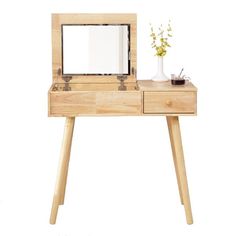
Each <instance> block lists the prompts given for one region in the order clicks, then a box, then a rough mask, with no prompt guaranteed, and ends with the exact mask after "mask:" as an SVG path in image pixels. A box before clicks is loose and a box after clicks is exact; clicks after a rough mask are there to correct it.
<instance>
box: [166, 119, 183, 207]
mask: <svg viewBox="0 0 236 236" xmlns="http://www.w3.org/2000/svg"><path fill="white" fill-rule="evenodd" d="M166 120H167V126H168V130H169V136H170V144H171V149H172V155H173V160H174V166H175V173H176V178H177V183H178V188H179V196H180V202H181V204H184V202H183V196H182V190H181V185H180V178H179V172H178V167H177V161H176V150H175V145H174V141H173V134H172V129H171V124H170V122H171V121H170V117H168V116H167V117H166Z"/></svg>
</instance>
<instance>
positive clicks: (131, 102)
mask: <svg viewBox="0 0 236 236" xmlns="http://www.w3.org/2000/svg"><path fill="white" fill-rule="evenodd" d="M49 97H50V110H49V112H50V114H49V116H81V115H104V116H106V115H118V116H119V115H141V94H140V92H138V91H103V92H102V91H87V92H86V91H67V92H52V93H49Z"/></svg>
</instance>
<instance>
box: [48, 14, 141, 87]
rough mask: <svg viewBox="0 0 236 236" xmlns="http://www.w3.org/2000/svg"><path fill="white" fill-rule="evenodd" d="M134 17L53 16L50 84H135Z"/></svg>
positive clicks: (97, 15)
mask: <svg viewBox="0 0 236 236" xmlns="http://www.w3.org/2000/svg"><path fill="white" fill-rule="evenodd" d="M136 18H137V17H136V14H53V15H52V44H53V57H52V60H53V81H54V82H59V83H61V82H65V81H66V82H68V81H70V82H71V83H120V81H121V80H122V81H124V80H125V83H128V82H136Z"/></svg>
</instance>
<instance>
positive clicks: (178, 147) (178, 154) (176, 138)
mask: <svg viewBox="0 0 236 236" xmlns="http://www.w3.org/2000/svg"><path fill="white" fill-rule="evenodd" d="M167 120H168V124H169V128H170V131H171V136H172V142H173V148H174V152H175V158H176V168H177V173H178V176H179V183H180V189H181V195H182V198H183V203H184V208H185V215H186V221H187V224H192V223H193V217H192V210H191V204H190V197H189V190H188V182H187V175H186V169H185V162H184V153H183V147H182V139H181V132H180V126H179V118H178V117H177V116H175V117H173V116H172V117H167Z"/></svg>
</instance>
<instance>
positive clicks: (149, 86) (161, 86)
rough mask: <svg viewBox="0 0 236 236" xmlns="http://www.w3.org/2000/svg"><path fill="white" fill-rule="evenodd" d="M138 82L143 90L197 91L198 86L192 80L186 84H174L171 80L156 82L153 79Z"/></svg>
mask: <svg viewBox="0 0 236 236" xmlns="http://www.w3.org/2000/svg"><path fill="white" fill-rule="evenodd" d="M137 82H138V86H139V88H140V90H141V91H150V92H151V91H156V92H177V91H178V92H197V88H196V87H195V86H194V85H193V84H192V83H191V82H186V84H185V85H172V84H171V82H170V81H166V82H156V81H152V80H138V81H137Z"/></svg>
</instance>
